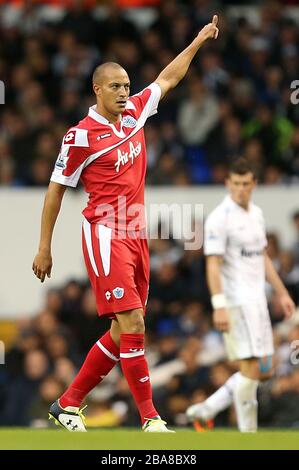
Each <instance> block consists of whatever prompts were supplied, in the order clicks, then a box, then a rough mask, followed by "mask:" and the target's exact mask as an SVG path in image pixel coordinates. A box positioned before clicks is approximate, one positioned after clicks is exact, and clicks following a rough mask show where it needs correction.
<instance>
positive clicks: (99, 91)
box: [92, 83, 101, 96]
mask: <svg viewBox="0 0 299 470" xmlns="http://www.w3.org/2000/svg"><path fill="white" fill-rule="evenodd" d="M92 88H93V91H94V93H95V94H96V95H97V96H100V94H101V87H100V85H98V84H97V83H93V84H92Z"/></svg>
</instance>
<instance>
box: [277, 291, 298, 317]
mask: <svg viewBox="0 0 299 470" xmlns="http://www.w3.org/2000/svg"><path fill="white" fill-rule="evenodd" d="M279 302H280V305H281V308H282V311H283V314H284V317H285V318H286V319H287V318H290V316H291V315H293V313H294V312H295V309H296V306H295V304H294V302H293V300H292V299H291V297H290V296H289V294H287V293H286V294H282V295H281V296H280V297H279Z"/></svg>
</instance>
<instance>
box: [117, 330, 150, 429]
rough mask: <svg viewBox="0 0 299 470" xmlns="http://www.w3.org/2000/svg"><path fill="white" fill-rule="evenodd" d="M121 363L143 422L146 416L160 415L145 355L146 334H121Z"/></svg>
mask: <svg viewBox="0 0 299 470" xmlns="http://www.w3.org/2000/svg"><path fill="white" fill-rule="evenodd" d="M120 363H121V367H122V370H123V373H124V376H125V377H126V379H127V382H128V384H129V387H130V390H131V393H132V395H133V397H134V400H135V403H136V406H137V408H138V410H139V413H140V417H141V422H142V424H143V423H144V422H145V420H146V418H153V417H154V416H159V414H158V412H157V410H156V409H155V407H154V405H153V399H152V386H151V382H150V378H149V372H148V366H147V362H146V359H145V357H144V334H121V335H120Z"/></svg>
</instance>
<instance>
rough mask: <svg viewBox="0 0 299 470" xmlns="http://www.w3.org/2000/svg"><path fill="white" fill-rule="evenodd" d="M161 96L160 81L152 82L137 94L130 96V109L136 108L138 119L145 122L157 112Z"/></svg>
mask: <svg viewBox="0 0 299 470" xmlns="http://www.w3.org/2000/svg"><path fill="white" fill-rule="evenodd" d="M160 98H161V88H160V86H159V85H158V83H152V84H151V85H149V86H148V87H146V88H144V90H142V91H141V92H140V93H137V95H133V96H131V97H130V98H129V102H128V110H130V108H131V109H134V108H135V112H136V115H137V116H136V117H137V119H142V120H144V122H145V121H146V120H147V118H148V117H150V116H153V115H154V114H156V113H157V109H158V105H159V101H160Z"/></svg>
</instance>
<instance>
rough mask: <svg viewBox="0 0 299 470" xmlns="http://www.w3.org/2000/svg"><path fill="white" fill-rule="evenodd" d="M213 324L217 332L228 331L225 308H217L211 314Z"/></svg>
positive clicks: (227, 315) (227, 318) (227, 317)
mask: <svg viewBox="0 0 299 470" xmlns="http://www.w3.org/2000/svg"><path fill="white" fill-rule="evenodd" d="M213 322H214V326H215V328H216V329H217V330H219V331H222V333H224V332H226V331H228V330H229V314H228V311H227V310H226V308H217V310H214V312H213Z"/></svg>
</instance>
